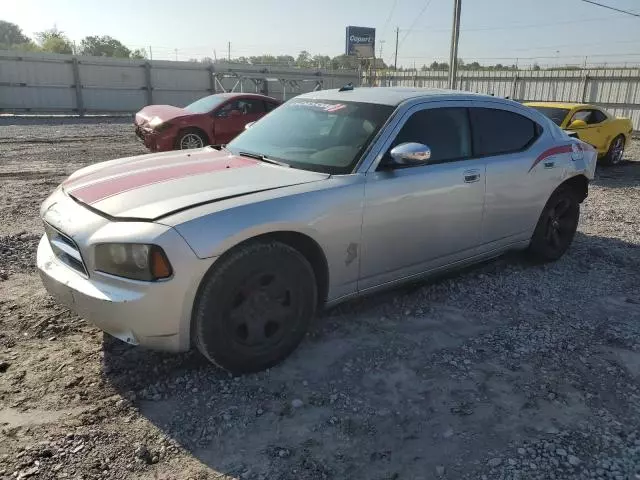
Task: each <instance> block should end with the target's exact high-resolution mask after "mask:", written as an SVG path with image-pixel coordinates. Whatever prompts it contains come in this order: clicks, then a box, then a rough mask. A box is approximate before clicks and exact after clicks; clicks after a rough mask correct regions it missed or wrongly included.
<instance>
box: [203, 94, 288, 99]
mask: <svg viewBox="0 0 640 480" xmlns="http://www.w3.org/2000/svg"><path fill="white" fill-rule="evenodd" d="M209 96H211V97H221V98H234V97H256V98H268V99H269V100H276V99H275V98H273V97H269V96H268V95H262V94H260V93H247V92H244V93H243V92H224V93H214V94H212V95H209Z"/></svg>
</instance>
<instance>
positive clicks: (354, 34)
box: [345, 26, 376, 58]
mask: <svg viewBox="0 0 640 480" xmlns="http://www.w3.org/2000/svg"><path fill="white" fill-rule="evenodd" d="M375 48H376V29H375V28H369V27H353V26H349V27H347V38H346V46H345V53H346V54H347V55H355V56H357V57H359V58H374V57H375V56H376V55H375V51H376V50H375Z"/></svg>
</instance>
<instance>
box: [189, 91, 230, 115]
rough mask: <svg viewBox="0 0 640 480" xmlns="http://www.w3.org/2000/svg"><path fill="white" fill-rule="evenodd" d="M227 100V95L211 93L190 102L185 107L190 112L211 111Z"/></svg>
mask: <svg viewBox="0 0 640 480" xmlns="http://www.w3.org/2000/svg"><path fill="white" fill-rule="evenodd" d="M225 100H227V99H226V98H225V97H221V96H219V95H209V96H208V97H204V98H201V99H200V100H196V101H195V102H193V103H190V104H189V105H187V106H186V107H184V109H185V110H186V111H187V112H189V113H209V112H210V111H211V110H213V109H214V108H216V107H217V106H218V105H220V104H221V103H222V102H224V101H225Z"/></svg>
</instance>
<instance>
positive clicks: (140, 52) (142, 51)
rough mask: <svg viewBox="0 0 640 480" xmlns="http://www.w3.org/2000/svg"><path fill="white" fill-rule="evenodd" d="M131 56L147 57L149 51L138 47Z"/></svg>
mask: <svg viewBox="0 0 640 480" xmlns="http://www.w3.org/2000/svg"><path fill="white" fill-rule="evenodd" d="M129 58H135V59H138V60H142V59H143V58H147V51H146V50H145V49H144V48H138V49H136V50H133V51H132V52H131V55H129Z"/></svg>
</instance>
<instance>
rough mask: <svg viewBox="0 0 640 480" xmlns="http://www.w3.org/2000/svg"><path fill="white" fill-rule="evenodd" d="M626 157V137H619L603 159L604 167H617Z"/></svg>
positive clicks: (612, 142) (613, 141)
mask: <svg viewBox="0 0 640 480" xmlns="http://www.w3.org/2000/svg"><path fill="white" fill-rule="evenodd" d="M622 157H624V137H623V136H622V135H618V136H617V137H616V138H614V139H613V140H612V141H611V144H610V145H609V150H608V151H607V154H606V155H605V156H604V157H603V159H602V163H603V164H604V165H617V164H619V163H620V162H621V161H622Z"/></svg>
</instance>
